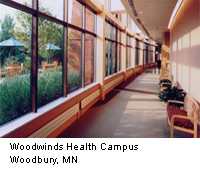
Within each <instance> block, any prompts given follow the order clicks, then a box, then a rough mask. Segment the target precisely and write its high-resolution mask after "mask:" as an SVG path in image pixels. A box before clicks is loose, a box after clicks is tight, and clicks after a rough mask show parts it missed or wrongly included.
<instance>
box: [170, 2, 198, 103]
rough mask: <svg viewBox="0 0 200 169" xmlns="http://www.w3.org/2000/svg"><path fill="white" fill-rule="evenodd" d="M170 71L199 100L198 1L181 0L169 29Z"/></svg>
mask: <svg viewBox="0 0 200 169" xmlns="http://www.w3.org/2000/svg"><path fill="white" fill-rule="evenodd" d="M170 39H171V42H170V43H171V44H170V46H171V64H170V65H171V73H172V75H173V77H174V80H176V81H178V82H179V83H180V86H181V87H182V88H183V89H184V90H185V91H186V92H187V93H188V94H190V95H191V96H193V97H194V98H195V99H197V100H198V101H200V1H199V0H185V1H183V3H182V5H181V7H180V9H179V11H178V12H177V15H176V17H175V19H174V21H173V24H172V27H171V29H170Z"/></svg>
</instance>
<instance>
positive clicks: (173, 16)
mask: <svg viewBox="0 0 200 169" xmlns="http://www.w3.org/2000/svg"><path fill="white" fill-rule="evenodd" d="M182 2H183V0H178V2H177V4H176V6H175V8H174V11H173V13H172V15H171V18H170V21H169V24H168V29H170V27H171V25H172V22H173V20H174V18H175V16H176V13H177V12H178V10H179V8H180V6H181V4H182Z"/></svg>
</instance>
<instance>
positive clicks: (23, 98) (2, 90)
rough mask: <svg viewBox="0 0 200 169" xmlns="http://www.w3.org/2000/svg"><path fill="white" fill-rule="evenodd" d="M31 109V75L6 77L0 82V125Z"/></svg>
mask: <svg viewBox="0 0 200 169" xmlns="http://www.w3.org/2000/svg"><path fill="white" fill-rule="evenodd" d="M30 110H31V101H30V76H29V75H26V76H24V77H23V76H19V75H17V76H14V77H13V78H10V77H6V78H5V79H4V81H3V82H2V83H1V84H0V125H2V124H4V123H6V122H8V121H11V120H12V119H15V118H17V117H19V116H21V115H23V114H25V113H27V112H30Z"/></svg>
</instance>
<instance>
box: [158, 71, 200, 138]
mask: <svg viewBox="0 0 200 169" xmlns="http://www.w3.org/2000/svg"><path fill="white" fill-rule="evenodd" d="M160 80H162V81H168V82H167V83H166V82H163V83H161V84H160V86H161V90H162V91H164V90H166V89H167V88H168V87H174V86H177V87H178V83H177V82H174V80H173V78H172V76H170V75H169V74H167V71H165V72H164V73H163V74H161V77H160ZM175 104H179V105H182V106H181V107H180V106H179V107H176V106H174V105H175ZM199 111H200V108H199V104H198V102H197V101H196V100H195V99H194V98H193V97H191V96H189V95H188V94H187V95H186V96H185V98H184V102H181V101H177V100H168V102H167V115H166V120H167V124H168V125H169V126H170V136H171V138H172V137H173V135H174V130H179V131H183V132H187V133H190V134H193V136H194V138H196V137H198V123H199V121H198V120H199Z"/></svg>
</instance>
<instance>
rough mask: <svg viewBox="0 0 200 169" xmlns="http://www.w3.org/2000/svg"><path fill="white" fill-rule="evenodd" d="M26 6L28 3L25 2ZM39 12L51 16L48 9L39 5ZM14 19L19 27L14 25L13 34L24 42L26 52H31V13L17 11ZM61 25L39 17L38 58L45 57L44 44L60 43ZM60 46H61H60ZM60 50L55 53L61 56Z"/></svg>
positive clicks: (58, 44)
mask: <svg viewBox="0 0 200 169" xmlns="http://www.w3.org/2000/svg"><path fill="white" fill-rule="evenodd" d="M25 5H26V6H28V4H25ZM39 10H40V12H43V13H45V14H47V15H49V16H53V15H52V14H51V13H50V11H49V9H46V8H43V7H41V6H40V7H39ZM16 19H17V21H18V22H19V25H20V27H19V26H18V27H15V29H14V30H13V34H14V36H15V37H16V38H17V39H19V40H20V41H21V42H23V43H24V44H25V47H26V48H27V49H28V50H27V52H28V53H30V52H31V22H32V15H30V14H27V13H25V12H21V11H19V12H17V13H16ZM62 32H63V29H62V25H59V24H56V23H54V22H50V21H48V20H46V19H43V18H39V21H38V45H39V46H38V48H39V60H41V59H46V57H47V55H48V53H47V52H48V51H47V50H46V44H48V43H53V44H55V45H57V46H60V45H61V44H62V41H63V38H62V35H63V33H62ZM61 48H62V46H61ZM61 51H62V50H60V51H56V52H57V55H59V56H62V55H61V53H60V52H61Z"/></svg>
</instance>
